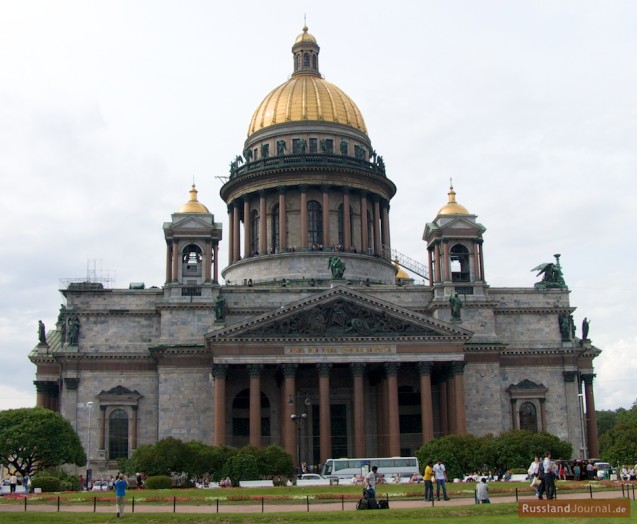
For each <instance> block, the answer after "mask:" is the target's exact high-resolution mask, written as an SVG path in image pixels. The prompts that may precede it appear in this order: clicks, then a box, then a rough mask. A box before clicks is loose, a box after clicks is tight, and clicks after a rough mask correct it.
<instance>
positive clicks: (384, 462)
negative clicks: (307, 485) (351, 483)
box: [321, 457, 420, 479]
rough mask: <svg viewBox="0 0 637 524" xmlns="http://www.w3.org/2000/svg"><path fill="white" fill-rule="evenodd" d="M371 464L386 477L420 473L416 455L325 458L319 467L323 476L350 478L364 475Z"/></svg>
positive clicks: (370, 467)
mask: <svg viewBox="0 0 637 524" xmlns="http://www.w3.org/2000/svg"><path fill="white" fill-rule="evenodd" d="M372 466H378V473H380V474H381V475H383V476H384V477H385V478H386V479H389V478H391V477H394V476H395V475H398V476H400V477H406V476H410V477H411V476H412V475H413V474H414V473H415V474H416V475H418V474H420V467H419V465H418V459H417V458H416V457H378V458H374V457H371V458H358V459H348V458H342V459H327V460H326V461H325V464H323V467H322V468H321V476H322V477H325V478H338V479H351V478H352V477H354V476H356V477H358V476H359V475H366V474H367V473H368V472H369V471H370V470H371V469H372Z"/></svg>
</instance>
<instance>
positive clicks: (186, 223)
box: [171, 215, 210, 229]
mask: <svg viewBox="0 0 637 524" xmlns="http://www.w3.org/2000/svg"><path fill="white" fill-rule="evenodd" d="M204 216H205V215H204ZM208 218H209V217H208ZM171 227H172V229H210V222H209V221H206V220H204V219H203V218H200V217H197V216H187V217H184V218H175V219H174V220H173V223H172V224H171Z"/></svg>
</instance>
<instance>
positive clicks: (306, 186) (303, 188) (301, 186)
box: [299, 184, 310, 193]
mask: <svg viewBox="0 0 637 524" xmlns="http://www.w3.org/2000/svg"><path fill="white" fill-rule="evenodd" d="M308 189H310V186H309V185H308V184H301V185H300V186H299V190H300V191H301V193H307V190H308Z"/></svg>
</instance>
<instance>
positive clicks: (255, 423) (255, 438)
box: [248, 364, 263, 448]
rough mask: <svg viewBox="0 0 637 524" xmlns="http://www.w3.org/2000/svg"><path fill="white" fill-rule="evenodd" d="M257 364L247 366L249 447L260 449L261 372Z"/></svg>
mask: <svg viewBox="0 0 637 524" xmlns="http://www.w3.org/2000/svg"><path fill="white" fill-rule="evenodd" d="M262 370H263V366H261V365H259V364H249V365H248V375H250V415H249V417H250V445H251V446H254V447H255V448H260V447H261V371H262Z"/></svg>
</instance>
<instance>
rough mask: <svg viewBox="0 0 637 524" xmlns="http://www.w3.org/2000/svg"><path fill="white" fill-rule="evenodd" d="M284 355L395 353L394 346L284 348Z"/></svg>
mask: <svg viewBox="0 0 637 524" xmlns="http://www.w3.org/2000/svg"><path fill="white" fill-rule="evenodd" d="M284 349H285V354H286V355H369V354H377V353H396V346H394V345H382V346H286V347H285V348H284Z"/></svg>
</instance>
